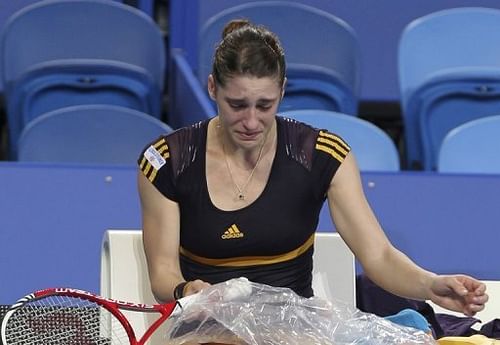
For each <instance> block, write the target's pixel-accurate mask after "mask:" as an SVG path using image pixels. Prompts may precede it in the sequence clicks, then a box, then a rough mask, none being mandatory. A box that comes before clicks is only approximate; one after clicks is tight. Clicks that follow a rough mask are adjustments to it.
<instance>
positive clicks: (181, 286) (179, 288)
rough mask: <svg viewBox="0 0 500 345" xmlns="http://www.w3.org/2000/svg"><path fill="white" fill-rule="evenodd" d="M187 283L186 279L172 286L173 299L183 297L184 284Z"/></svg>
mask: <svg viewBox="0 0 500 345" xmlns="http://www.w3.org/2000/svg"><path fill="white" fill-rule="evenodd" d="M187 284H188V282H187V281H183V282H180V283H179V284H177V285H176V286H175V288H174V299H175V300H178V299H181V298H182V297H184V290H185V288H186V285H187Z"/></svg>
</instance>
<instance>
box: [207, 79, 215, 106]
mask: <svg viewBox="0 0 500 345" xmlns="http://www.w3.org/2000/svg"><path fill="white" fill-rule="evenodd" d="M207 89H208V95H209V96H210V98H211V99H213V100H214V101H215V93H216V92H215V80H214V76H213V75H212V74H210V75H209V76H208V84H207Z"/></svg>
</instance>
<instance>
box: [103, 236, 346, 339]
mask: <svg viewBox="0 0 500 345" xmlns="http://www.w3.org/2000/svg"><path fill="white" fill-rule="evenodd" d="M355 281H356V277H355V271H354V256H353V254H352V253H351V251H350V250H349V248H348V247H347V246H346V244H345V243H344V241H343V240H342V239H341V238H340V236H339V235H338V234H337V233H326V232H318V233H316V241H315V253H314V270H313V288H314V290H315V293H316V295H317V296H319V297H323V298H326V299H329V300H332V299H335V300H341V301H344V302H346V303H348V304H350V305H353V306H354V305H355V301H356V290H355ZM100 294H101V295H102V296H104V297H108V298H113V299H116V300H122V301H127V302H136V303H144V304H154V303H156V302H155V299H154V297H153V295H152V293H151V285H150V283H149V276H148V270H147V266H146V257H145V255H144V248H143V243H142V232H141V231H140V230H107V231H106V232H105V234H104V237H103V241H102V251H101V291H100ZM126 316H127V318H128V319H129V321H130V323H131V325H132V328H133V329H134V331H135V332H136V336H138V337H140V336H142V334H143V333H144V331H145V330H146V329H147V328H148V325H151V323H152V322H154V320H155V319H156V318H157V316H158V315H154V314H151V315H149V314H140V313H133V312H128V314H127V315H126ZM164 334H165V332H164V331H162V329H161V327H160V329H159V330H157V331H156V332H155V333H154V334H153V336H152V338H151V340H150V342H149V344H152V345H153V344H155V345H156V344H163V343H164V342H165V340H164V339H163V335H164Z"/></svg>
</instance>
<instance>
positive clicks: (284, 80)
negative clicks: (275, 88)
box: [281, 77, 287, 99]
mask: <svg viewBox="0 0 500 345" xmlns="http://www.w3.org/2000/svg"><path fill="white" fill-rule="evenodd" d="M286 82H287V79H286V77H285V79H283V85H282V86H281V99H283V97H285V88H286Z"/></svg>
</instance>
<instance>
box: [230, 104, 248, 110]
mask: <svg viewBox="0 0 500 345" xmlns="http://www.w3.org/2000/svg"><path fill="white" fill-rule="evenodd" d="M229 106H230V107H231V108H233V109H243V108H245V105H244V104H231V103H230V104H229Z"/></svg>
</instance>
